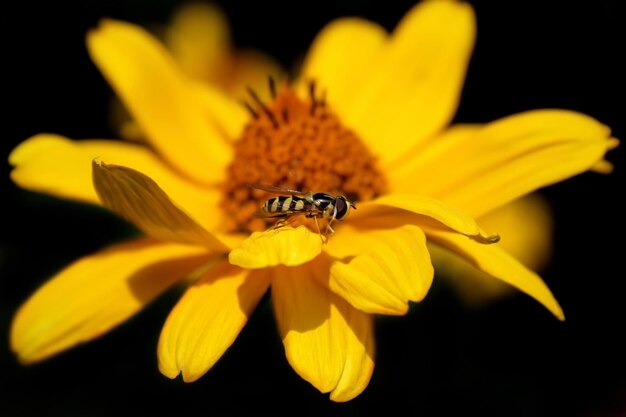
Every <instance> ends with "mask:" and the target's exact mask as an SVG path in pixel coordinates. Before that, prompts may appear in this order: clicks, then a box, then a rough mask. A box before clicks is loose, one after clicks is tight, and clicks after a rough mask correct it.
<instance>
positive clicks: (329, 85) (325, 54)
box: [296, 18, 388, 115]
mask: <svg viewBox="0 0 626 417" xmlns="http://www.w3.org/2000/svg"><path fill="white" fill-rule="evenodd" d="M387 38H388V35H387V32H385V30H384V29H383V28H382V27H380V26H379V25H377V24H376V23H373V22H369V21H367V20H363V19H356V18H344V19H337V20H335V21H334V22H332V23H330V24H329V25H327V26H326V27H325V28H324V29H323V30H322V31H321V32H320V33H319V34H318V35H317V37H316V38H315V40H314V42H313V44H312V45H311V48H310V50H309V53H308V55H307V57H306V61H305V63H304V67H303V70H302V75H301V76H300V79H299V81H298V85H297V87H296V88H298V90H299V91H300V93H301V95H302V96H303V97H304V96H306V95H307V94H308V88H309V87H308V83H309V82H310V81H315V82H316V83H317V84H318V85H319V87H320V88H321V90H322V91H324V90H325V91H327V95H328V96H327V98H328V102H329V103H330V104H331V106H333V108H334V109H335V110H336V111H338V112H339V114H342V115H343V114H346V113H347V112H348V110H349V108H350V106H352V104H353V100H354V97H355V93H356V92H357V91H358V90H359V89H360V88H361V86H362V85H363V83H364V82H365V81H366V80H367V79H368V78H369V76H370V75H371V74H370V72H369V71H365V70H364V69H365V68H367V69H369V68H372V67H373V66H374V65H375V64H376V62H377V60H378V57H379V56H380V54H381V51H382V50H383V47H384V46H386V44H387ZM355 44H358V45H359V46H358V47H355Z"/></svg>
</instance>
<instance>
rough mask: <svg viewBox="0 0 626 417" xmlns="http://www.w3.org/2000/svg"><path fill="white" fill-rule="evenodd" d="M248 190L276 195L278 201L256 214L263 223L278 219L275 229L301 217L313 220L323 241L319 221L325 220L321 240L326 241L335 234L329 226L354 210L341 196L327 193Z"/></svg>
mask: <svg viewBox="0 0 626 417" xmlns="http://www.w3.org/2000/svg"><path fill="white" fill-rule="evenodd" d="M248 185H249V186H250V187H251V188H255V189H257V190H262V191H267V192H268V193H273V194H279V195H280V196H279V197H272V198H270V199H268V200H267V201H265V203H263V206H261V208H260V209H259V211H258V213H257V214H258V216H259V217H263V218H266V219H278V221H277V222H276V224H275V225H274V227H273V228H274V229H276V228H279V227H283V226H286V225H288V224H289V223H291V222H292V221H294V220H295V219H297V218H298V217H300V216H304V217H306V218H308V219H310V218H312V219H313V220H315V225H316V226H317V231H318V233H319V235H320V238H321V237H322V232H321V231H320V226H319V223H318V219H321V220H326V221H327V223H326V229H325V231H324V238H322V242H324V239H328V237H329V233H330V236H332V235H333V234H335V231H334V230H333V228H332V227H331V224H332V223H333V222H334V221H335V220H339V221H341V220H344V219H345V218H346V217H348V214H350V209H351V208H352V209H356V206H355V205H354V203H353V202H351V201H350V200H348V199H347V198H346V197H344V196H343V195H332V194H327V193H320V192H316V193H314V192H312V191H306V192H305V191H297V190H291V189H289V188H283V187H275V186H273V185H263V184H248Z"/></svg>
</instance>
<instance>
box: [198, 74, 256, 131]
mask: <svg viewBox="0 0 626 417" xmlns="http://www.w3.org/2000/svg"><path fill="white" fill-rule="evenodd" d="M193 92H194V94H195V95H196V97H197V98H198V101H199V102H200V105H201V106H202V110H203V112H204V115H205V117H206V118H207V120H211V121H212V122H213V124H214V125H215V127H216V128H217V129H218V130H219V132H220V133H221V134H222V136H223V137H224V138H225V139H227V140H229V141H231V142H234V141H236V140H237V139H239V137H240V135H241V132H242V131H243V128H244V126H245V124H246V123H247V122H248V121H249V120H250V114H249V113H248V112H247V111H246V110H245V108H244V106H243V105H242V104H241V103H237V102H235V101H233V100H231V99H230V98H229V97H227V96H226V95H224V94H223V93H221V92H220V91H218V90H217V89H216V88H213V87H211V86H209V85H206V84H201V83H195V84H194V89H193Z"/></svg>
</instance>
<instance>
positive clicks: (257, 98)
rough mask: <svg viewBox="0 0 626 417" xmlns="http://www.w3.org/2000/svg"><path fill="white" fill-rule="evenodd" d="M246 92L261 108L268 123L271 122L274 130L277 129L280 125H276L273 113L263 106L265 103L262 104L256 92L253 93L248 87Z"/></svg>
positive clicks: (276, 121)
mask: <svg viewBox="0 0 626 417" xmlns="http://www.w3.org/2000/svg"><path fill="white" fill-rule="evenodd" d="M246 91H247V92H248V94H250V96H251V97H252V99H253V100H254V101H255V102H256V103H257V104H258V105H259V107H261V110H263V113H265V115H266V116H267V118H268V119H270V122H272V126H274V129H278V127H279V126H280V125H279V124H278V120H276V117H275V116H274V113H272V111H271V110H270V109H269V108H268V107H267V106H266V105H265V103H263V100H261V98H260V97H259V96H258V94H257V93H256V91H254V90H253V89H252V88H250V87H246Z"/></svg>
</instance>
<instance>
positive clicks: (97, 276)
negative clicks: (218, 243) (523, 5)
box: [11, 238, 206, 363]
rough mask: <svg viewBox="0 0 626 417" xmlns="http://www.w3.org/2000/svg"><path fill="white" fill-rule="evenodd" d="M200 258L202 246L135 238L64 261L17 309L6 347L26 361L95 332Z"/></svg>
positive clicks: (123, 317)
mask: <svg viewBox="0 0 626 417" xmlns="http://www.w3.org/2000/svg"><path fill="white" fill-rule="evenodd" d="M203 262H206V252H205V251H204V250H203V249H202V248H198V247H192V246H183V245H177V244H172V243H157V242H154V241H152V240H149V239H145V238H143V239H138V240H134V241H130V242H126V243H122V244H118V245H114V246H111V247H109V248H107V249H105V250H103V251H100V252H97V253H95V254H93V255H90V256H86V257H84V258H82V259H80V260H78V261H76V262H74V263H73V264H71V265H69V266H68V267H66V268H65V269H63V270H62V271H61V272H59V273H58V274H57V275H56V276H55V277H54V278H52V279H51V280H50V281H48V282H47V283H46V284H44V285H43V286H42V287H40V288H39V289H38V290H37V291H36V292H35V293H34V294H33V295H32V296H31V297H30V298H29V299H28V300H27V301H26V302H25V303H24V304H23V305H22V306H21V307H20V309H19V310H18V311H17V314H16V315H15V318H14V320H13V324H12V327H11V349H12V350H13V351H14V352H16V353H17V355H18V356H19V359H20V361H21V362H24V363H32V362H36V361H39V360H42V359H45V358H47V357H49V356H51V355H53V354H55V353H58V352H60V351H63V350H65V349H68V348H70V347H72V346H74V345H76V344H78V343H82V342H86V341H88V340H91V339H94V338H95V337H98V336H100V335H101V334H103V333H104V332H106V331H108V330H109V329H111V328H113V327H115V326H116V325H118V324H120V323H121V322H123V321H124V320H126V319H127V318H129V317H130V316H132V315H133V314H135V313H136V312H137V311H139V310H140V309H141V308H143V306H145V305H146V304H148V303H149V302H150V301H151V300H153V299H154V298H155V297H156V296H157V295H159V294H160V293H161V292H163V291H165V290H166V289H167V288H168V287H170V286H171V285H172V284H174V283H175V282H176V281H178V280H179V279H181V278H183V277H184V276H185V275H187V274H189V273H190V272H192V271H193V270H194V269H196V268H198V267H199V266H200V265H201V264H202V263H203Z"/></svg>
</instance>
